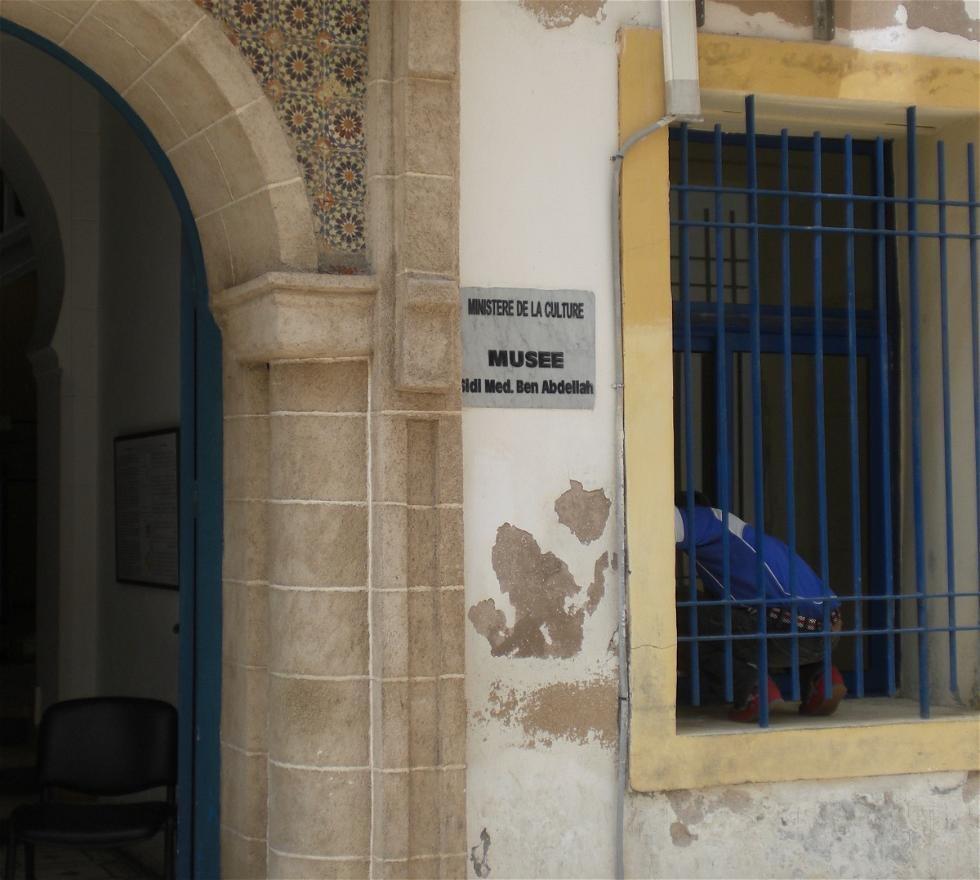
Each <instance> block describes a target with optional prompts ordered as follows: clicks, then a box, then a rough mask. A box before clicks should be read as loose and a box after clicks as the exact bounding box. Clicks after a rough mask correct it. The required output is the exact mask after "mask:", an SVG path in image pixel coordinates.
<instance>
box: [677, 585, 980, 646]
mask: <svg viewBox="0 0 980 880" xmlns="http://www.w3.org/2000/svg"><path fill="white" fill-rule="evenodd" d="M978 595H980V594H978V593H977V591H976V590H973V591H964V590H957V591H956V592H955V593H949V592H943V593H921V594H920V593H902V594H900V595H898V596H874V595H864V596H837V597H836V599H837V601H838V602H841V603H847V602H858V601H860V602H908V601H913V600H916V599H924V600H925V601H929V600H930V599H947V598H949V597H950V596H957V597H959V596H964V597H970V598H971V599H975V598H976V597H977V596H978ZM726 603H727V604H729V605H733V606H743V605H744V606H746V607H761V606H763V605H765V606H766V607H767V608H783V607H784V606H785V604H786V600H785V599H783V598H770V599H757V598H756V599H748V598H747V599H741V598H733V599H730V600H729V599H698V600H697V602H696V603H694V604H697V606H698V607H699V608H707V607H709V606H711V605H716V606H719V607H721V606H724V605H725V604H726ZM691 604H692V603H691V602H689V601H685V600H683V599H680V600H678V601H677V607H678V608H686V607H688V606H690V605H691ZM948 629H949V627H946V628H945V629H943V632H946V631H947V630H948ZM961 629H962V627H961V626H957V627H956V630H957V632H959V631H960V630H961ZM801 635H802V633H801Z"/></svg>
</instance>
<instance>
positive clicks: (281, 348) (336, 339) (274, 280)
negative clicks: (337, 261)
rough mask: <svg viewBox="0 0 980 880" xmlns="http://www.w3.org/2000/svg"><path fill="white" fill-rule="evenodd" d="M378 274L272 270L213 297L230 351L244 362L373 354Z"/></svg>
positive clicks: (214, 311)
mask: <svg viewBox="0 0 980 880" xmlns="http://www.w3.org/2000/svg"><path fill="white" fill-rule="evenodd" d="M377 290H378V283H377V279H376V278H375V277H374V276H371V275H318V274H313V273H307V272H267V273H266V274H265V275H261V276H259V277H258V278H255V279H253V280H251V281H248V282H246V283H245V284H239V285H238V286H236V287H230V288H227V289H226V290H223V291H222V292H221V293H218V294H214V295H212V297H211V311H212V313H213V314H214V316H215V319H216V320H217V322H218V324H219V326H220V327H221V333H222V338H223V341H224V344H225V346H226V347H227V349H228V351H229V352H231V354H232V355H233V356H234V357H235V359H236V360H238V361H240V362H242V363H257V362H269V361H275V360H287V359H291V358H314V357H351V356H363V355H366V354H369V353H370V352H371V349H372V341H373V321H374V304H375V296H376V293H377Z"/></svg>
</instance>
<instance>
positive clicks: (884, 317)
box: [875, 137, 896, 696]
mask: <svg viewBox="0 0 980 880" xmlns="http://www.w3.org/2000/svg"><path fill="white" fill-rule="evenodd" d="M875 194H876V195H879V196H884V194H885V142H884V140H883V139H882V138H880V137H878V138H876V139H875ZM875 226H876V228H878V229H884V228H885V203H884V202H878V204H877V206H876V208H875ZM875 259H876V261H877V272H876V276H877V277H876V288H877V290H876V291H875V293H876V296H877V307H878V375H879V384H878V394H879V396H878V406H879V409H880V413H881V426H880V430H881V437H882V443H881V449H880V454H879V460H880V462H881V520H882V529H881V530H882V553H883V554H884V557H885V558H884V560H883V563H884V580H885V584H884V586H885V596H886V598H887V599H888V600H890V599H891V597H892V595H893V594H894V592H895V579H894V571H893V567H892V553H893V548H892V474H891V439H890V436H889V435H890V433H891V416H890V413H889V410H890V406H889V400H888V298H887V293H886V290H885V283H886V271H885V238H884V236H881V235H879V236H878V237H877V238H876V239H875ZM894 627H895V605H894V603H893V602H891V601H887V602H886V603H885V628H886V630H887V631H888V633H889V634H888V635H886V636H885V664H886V677H887V685H886V687H887V693H888V696H892V695H893V694H894V693H895V691H896V687H895V637H894V635H891V631H892V630H893V629H894Z"/></svg>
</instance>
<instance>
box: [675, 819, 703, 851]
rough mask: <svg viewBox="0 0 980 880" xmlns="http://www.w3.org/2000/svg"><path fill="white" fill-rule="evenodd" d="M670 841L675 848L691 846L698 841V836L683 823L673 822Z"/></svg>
mask: <svg viewBox="0 0 980 880" xmlns="http://www.w3.org/2000/svg"><path fill="white" fill-rule="evenodd" d="M670 839H671V840H672V841H673V843H674V846H690V845H691V844H692V843H693V842H694V841H695V840H697V839H698V836H697V835H696V834H694V833H692V832H691V830H690V829H689V828H688V827H687V826H686V825H685V824H684V823H683V822H673V823H671V826H670Z"/></svg>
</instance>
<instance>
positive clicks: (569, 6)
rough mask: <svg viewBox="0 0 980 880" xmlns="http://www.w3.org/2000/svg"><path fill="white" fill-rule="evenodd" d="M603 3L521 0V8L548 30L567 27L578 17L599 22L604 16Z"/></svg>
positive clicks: (570, 0)
mask: <svg viewBox="0 0 980 880" xmlns="http://www.w3.org/2000/svg"><path fill="white" fill-rule="evenodd" d="M605 5H606V0H521V8H522V9H526V10H527V11H528V12H530V13H532V14H533V15H534V16H535V17H536V18H537V20H538V21H539V22H540V23H541V24H542V25H544V26H545V27H546V28H548V29H549V30H550V29H551V28H565V27H568V26H569V25H571V24H574V23H575V20H576V19H577V18H579V17H582V18H591V19H592V20H593V21H594V22H595V23H596V24H599V23H600V22H602V21H603V20H604V19H605V17H606V14H605V12H603V11H602V10H603V7H604V6H605Z"/></svg>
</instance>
